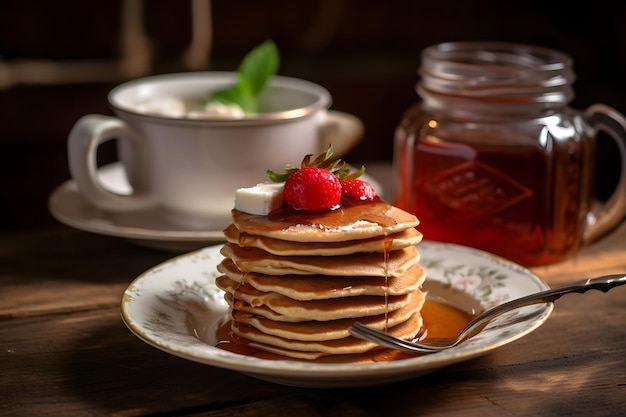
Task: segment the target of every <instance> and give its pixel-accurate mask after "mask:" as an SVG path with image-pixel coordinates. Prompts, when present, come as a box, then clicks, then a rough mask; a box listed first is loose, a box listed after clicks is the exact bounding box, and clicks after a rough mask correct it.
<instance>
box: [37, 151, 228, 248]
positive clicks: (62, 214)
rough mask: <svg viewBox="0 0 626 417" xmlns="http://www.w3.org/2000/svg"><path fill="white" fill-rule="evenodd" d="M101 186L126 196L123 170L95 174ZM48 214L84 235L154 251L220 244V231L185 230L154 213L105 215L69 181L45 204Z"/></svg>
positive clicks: (112, 168) (114, 166) (113, 168)
mask: <svg viewBox="0 0 626 417" xmlns="http://www.w3.org/2000/svg"><path fill="white" fill-rule="evenodd" d="M99 177H100V180H101V181H102V183H103V184H104V186H106V187H107V188H109V189H110V190H111V191H114V192H116V193H119V194H125V193H129V192H130V190H131V188H130V185H129V184H128V181H127V180H126V175H125V173H124V168H123V167H122V166H121V164H119V163H114V164H110V165H106V166H104V167H102V168H100V170H99ZM48 207H49V209H50V213H52V215H53V216H54V217H55V218H56V219H57V220H59V221H60V222H62V223H65V224H66V225H68V226H71V227H74V228H76V229H79V230H84V231H87V232H92V233H98V234H102V235H108V236H116V237H122V238H126V239H130V240H131V241H133V242H134V243H137V244H139V245H141V246H146V247H150V248H154V249H162V250H171V251H177V252H178V251H189V250H193V249H198V248H200V247H203V246H207V245H209V244H214V243H219V242H222V241H224V235H223V233H222V230H185V229H182V228H181V227H180V226H178V225H174V224H172V223H171V222H169V221H168V220H167V219H165V218H164V217H163V215H162V214H161V213H160V212H159V211H158V210H156V209H146V210H136V211H132V212H119V213H114V212H108V211H105V210H101V209H98V208H96V207H94V206H93V205H91V204H90V203H89V202H88V201H87V200H85V199H84V198H83V196H82V195H81V194H80V192H79V191H78V187H77V185H76V183H75V182H74V181H73V180H69V181H67V182H65V183H64V184H62V185H61V186H59V187H58V188H56V189H55V190H54V191H53V192H52V194H51V196H50V199H49V200H48Z"/></svg>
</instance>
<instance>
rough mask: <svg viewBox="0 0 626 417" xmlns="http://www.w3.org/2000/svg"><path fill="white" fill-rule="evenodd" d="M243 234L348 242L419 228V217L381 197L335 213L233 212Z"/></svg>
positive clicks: (285, 238)
mask: <svg viewBox="0 0 626 417" xmlns="http://www.w3.org/2000/svg"><path fill="white" fill-rule="evenodd" d="M232 215H233V224H234V225H235V226H236V227H237V229H238V230H239V232H240V233H246V234H250V235H257V236H264V237H269V238H273V239H279V240H286V241H294V242H344V241H349V240H357V239H369V238H373V237H380V236H388V235H391V234H394V233H398V232H401V231H403V230H407V229H409V228H412V227H416V226H417V225H418V224H419V221H418V220H417V217H415V216H414V215H412V214H410V213H408V212H406V211H404V210H401V209H399V208H397V207H394V206H392V205H390V204H389V203H387V202H385V201H384V200H381V199H379V198H377V199H376V200H375V201H373V202H371V203H359V204H353V205H351V204H342V205H341V207H339V208H337V209H335V210H324V211H321V212H317V213H313V212H306V213H303V212H300V211H298V210H294V209H291V208H288V207H283V208H280V209H278V210H275V211H273V212H271V213H270V214H268V215H265V216H263V215H254V214H249V213H244V212H241V211H239V210H236V209H234V210H232Z"/></svg>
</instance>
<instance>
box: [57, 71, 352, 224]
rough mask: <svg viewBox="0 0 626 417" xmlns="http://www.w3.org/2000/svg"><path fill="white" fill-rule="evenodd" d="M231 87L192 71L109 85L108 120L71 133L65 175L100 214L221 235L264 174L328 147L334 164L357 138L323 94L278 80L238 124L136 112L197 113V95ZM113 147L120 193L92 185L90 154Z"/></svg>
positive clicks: (91, 120)
mask: <svg viewBox="0 0 626 417" xmlns="http://www.w3.org/2000/svg"><path fill="white" fill-rule="evenodd" d="M235 80H236V75H235V73H228V72H197V73H195V72H192V73H180V74H167V75H159V76H153V77H147V78H142V79H137V80H134V81H130V82H127V83H124V84H121V85H119V86H117V87H115V88H114V89H113V90H111V92H110V93H109V95H108V101H109V104H110V106H111V107H112V109H113V111H114V113H115V115H116V117H111V116H104V115H96V114H90V115H86V116H84V117H82V118H81V119H79V120H78V121H77V122H76V123H75V125H74V126H73V128H72V130H71V132H70V134H69V138H68V158H69V167H70V172H71V175H72V178H73V180H74V181H75V182H76V184H77V186H78V189H79V191H80V193H81V194H82V195H83V197H84V198H85V199H86V200H87V201H88V202H89V203H90V204H92V205H93V206H95V207H97V208H100V209H102V210H106V211H111V212H123V211H133V210H157V211H159V212H162V214H163V218H164V220H165V221H167V222H171V223H172V224H174V225H178V226H180V227H188V228H194V229H205V230H206V229H208V230H221V228H224V227H226V226H227V225H228V223H229V222H230V211H231V209H232V208H233V205H234V195H235V190H236V189H237V188H241V187H250V186H253V185H255V184H257V183H259V182H264V181H268V177H267V174H266V170H267V169H268V168H269V169H272V170H274V171H280V172H282V168H283V166H284V165H285V164H287V163H289V164H292V165H299V164H300V162H301V161H302V158H303V157H304V156H305V155H307V154H314V155H316V154H319V153H321V152H322V151H324V150H325V149H326V148H327V146H328V145H329V144H332V145H333V148H334V155H335V156H337V157H340V156H341V155H343V154H345V153H346V152H347V151H348V150H350V149H351V148H352V147H353V146H354V145H355V144H356V143H357V142H358V141H359V140H360V138H361V136H362V133H363V125H362V123H361V122H360V121H359V120H358V119H357V118H356V117H354V116H350V115H348V114H345V113H341V112H336V111H332V110H328V109H329V107H330V105H331V96H330V94H329V93H328V91H327V90H326V89H324V88H323V87H321V86H319V85H317V84H314V83H311V82H307V81H304V80H299V79H295V78H289V77H282V76H275V77H273V78H272V80H271V82H270V84H269V85H268V88H267V89H266V90H265V91H264V92H263V93H262V95H261V97H260V111H259V114H257V115H250V116H246V117H244V118H241V119H220V118H191V117H186V116H164V115H156V114H150V113H147V112H145V111H143V110H138V109H141V103H143V102H146V101H147V100H152V99H155V98H159V97H176V98H178V99H182V100H183V101H184V102H185V103H187V104H188V105H189V104H191V105H190V106H189V107H194V106H198V107H200V100H201V99H202V98H203V97H206V96H207V95H208V94H209V93H210V92H211V91H214V90H216V89H219V88H222V87H224V86H227V85H230V84H232V83H234V82H235ZM113 139H116V140H117V148H118V153H119V159H120V162H121V163H122V165H123V167H124V168H125V171H126V174H127V177H128V182H129V184H130V185H131V187H132V192H131V193H130V194H128V195H121V194H116V193H115V192H112V191H111V190H108V189H107V188H106V187H105V186H103V184H102V183H101V182H100V181H99V179H98V166H97V150H98V147H99V146H100V145H101V144H103V143H104V142H106V141H109V140H113Z"/></svg>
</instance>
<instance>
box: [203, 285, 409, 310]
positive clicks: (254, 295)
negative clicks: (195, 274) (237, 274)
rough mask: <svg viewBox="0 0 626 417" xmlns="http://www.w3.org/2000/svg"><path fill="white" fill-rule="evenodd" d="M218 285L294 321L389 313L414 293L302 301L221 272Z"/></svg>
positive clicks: (407, 301)
mask: <svg viewBox="0 0 626 417" xmlns="http://www.w3.org/2000/svg"><path fill="white" fill-rule="evenodd" d="M215 283H216V285H217V286H218V288H220V289H222V290H224V291H225V292H228V293H231V294H232V295H233V296H234V298H236V299H240V300H243V301H245V302H246V303H248V304H250V305H251V306H252V307H258V306H266V307H268V308H269V309H271V310H273V311H275V312H276V313H279V314H282V315H285V316H289V317H291V318H292V319H293V320H294V321H306V320H319V321H326V320H337V319H344V318H357V317H364V316H374V315H378V314H384V313H389V312H392V311H394V310H397V309H399V308H401V307H404V306H405V305H407V304H408V303H409V302H410V300H411V293H409V294H406V295H394V296H388V297H380V296H371V295H357V296H354V297H342V298H329V299H326V300H310V301H301V300H294V299H293V298H289V297H285V296H284V295H281V294H277V293H273V292H262V291H259V290H257V289H255V288H254V287H252V286H251V285H249V284H240V283H238V282H236V281H233V280H231V279H230V278H228V277H227V276H226V275H222V276H219V277H217V278H216V280H215Z"/></svg>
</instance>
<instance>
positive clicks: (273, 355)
mask: <svg viewBox="0 0 626 417" xmlns="http://www.w3.org/2000/svg"><path fill="white" fill-rule="evenodd" d="M468 298H470V297H469V296H468ZM473 301H475V300H473ZM207 314H210V312H208V311H207V310H206V309H203V308H202V306H201V305H200V304H196V305H194V306H193V308H189V309H188V311H187V325H188V331H189V332H190V333H191V334H193V335H194V336H195V337H197V338H198V339H199V340H201V341H202V342H204V343H207V344H208V345H212V346H216V347H218V348H220V349H224V350H226V351H229V352H233V353H237V354H241V355H246V356H254V357H256V358H259V359H268V360H298V359H293V358H290V357H286V356H283V355H280V354H278V353H277V351H278V349H276V348H273V347H272V348H269V347H268V348H267V349H264V348H262V347H261V346H259V345H258V344H255V343H251V342H249V341H247V340H245V339H242V338H239V337H237V336H235V335H233V334H232V332H231V330H230V319H229V318H228V317H227V316H224V317H223V319H222V320H221V322H220V324H219V326H217V327H207V326H206V325H205V323H206V322H207V321H208V320H207V318H206V315H207ZM421 314H422V317H423V319H424V330H423V332H425V334H424V333H421V334H422V336H421V337H422V338H423V340H428V339H429V338H445V337H454V336H456V335H458V334H459V333H460V332H461V330H462V329H463V328H464V327H465V326H466V325H467V323H469V322H470V320H471V319H472V318H473V317H474V314H472V313H468V312H467V311H465V310H462V309H460V308H457V307H454V306H453V305H451V304H449V303H447V302H445V300H444V299H442V297H441V296H439V297H437V300H436V301H435V300H426V302H425V303H424V307H423V308H422V311H421ZM417 336H420V335H416V337H417ZM269 350H273V351H272V352H270V351H269ZM411 356H413V355H408V354H406V353H402V352H399V351H396V350H393V349H387V348H380V349H375V350H372V351H369V352H366V353H363V354H358V355H329V356H323V357H321V358H319V359H316V360H313V361H309V362H315V363H359V362H382V361H391V360H398V359H405V358H408V357H411Z"/></svg>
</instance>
